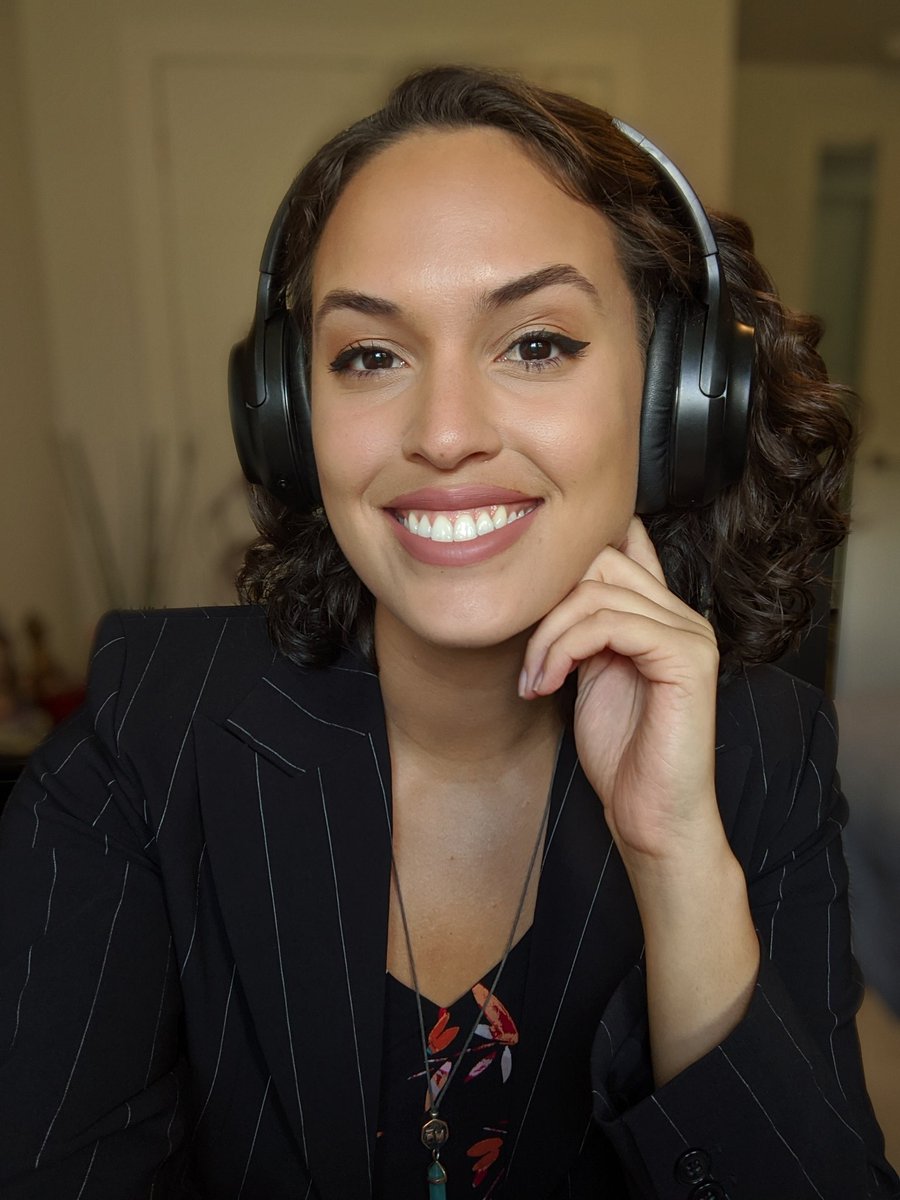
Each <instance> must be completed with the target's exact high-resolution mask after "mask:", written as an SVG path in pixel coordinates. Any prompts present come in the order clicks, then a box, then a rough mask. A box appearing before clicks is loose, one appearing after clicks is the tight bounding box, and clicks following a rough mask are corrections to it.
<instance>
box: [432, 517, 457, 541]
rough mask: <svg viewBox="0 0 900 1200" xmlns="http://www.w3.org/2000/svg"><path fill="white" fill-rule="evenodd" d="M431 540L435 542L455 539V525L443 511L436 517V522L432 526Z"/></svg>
mask: <svg viewBox="0 0 900 1200" xmlns="http://www.w3.org/2000/svg"><path fill="white" fill-rule="evenodd" d="M431 540H432V541H433V542H452V541H453V526H452V525H451V524H450V521H449V519H448V518H447V517H445V516H444V514H443V513H438V515H437V516H436V517H435V518H434V524H433V525H432V526H431Z"/></svg>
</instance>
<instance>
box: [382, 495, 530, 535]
mask: <svg viewBox="0 0 900 1200" xmlns="http://www.w3.org/2000/svg"><path fill="white" fill-rule="evenodd" d="M533 508H534V505H531V506H529V507H528V508H524V509H522V508H514V509H512V510H508V509H507V507H506V505H505V504H499V505H498V506H497V507H496V508H495V509H494V511H493V514H491V513H490V512H488V511H487V509H478V510H477V511H473V512H463V513H458V514H457V515H456V517H455V518H454V519H453V520H451V519H450V517H448V516H447V515H446V514H445V513H432V514H431V516H430V517H429V515H428V513H427V512H423V513H422V514H421V515H419V516H417V515H416V513H414V512H407V513H405V514H404V515H403V516H402V517H399V518H398V519H399V520H400V522H401V524H403V525H405V526H406V528H407V529H408V530H409V531H410V533H414V534H416V536H417V537H420V538H427V539H428V540H429V541H432V542H471V541H473V540H474V539H475V538H479V537H485V536H486V535H487V534H489V533H493V532H494V531H495V530H497V529H502V528H503V527H504V526H505V525H510V524H512V522H513V521H518V520H519V518H520V517H525V516H527V515H528V514H529V513H530V512H531V511H532V510H533Z"/></svg>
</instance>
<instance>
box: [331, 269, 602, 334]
mask: <svg viewBox="0 0 900 1200" xmlns="http://www.w3.org/2000/svg"><path fill="white" fill-rule="evenodd" d="M559 284H566V285H568V286H569V287H574V288H577V289H578V290H579V291H580V292H583V293H584V294H585V295H586V296H587V297H588V298H589V299H590V300H592V301H593V302H594V304H595V305H596V306H597V307H598V308H600V307H602V301H601V299H600V293H599V292H598V291H597V289H596V288H595V287H594V285H593V284H592V283H591V281H590V280H589V279H588V278H587V277H586V276H584V275H582V273H581V272H580V271H579V270H577V268H575V267H573V266H570V265H569V264H568V263H555V264H554V265H553V266H550V267H541V268H540V269H539V270H537V271H531V272H529V274H527V275H521V276H520V277H519V278H518V279H511V280H509V282H508V283H502V284H501V285H500V286H499V287H497V288H494V289H493V290H492V291H490V292H485V293H484V294H483V295H482V296H480V297H479V299H478V302H477V307H478V308H479V309H481V310H482V311H484V312H494V311H496V309H498V308H504V307H505V306H506V305H508V304H514V303H515V302H516V301H517V300H523V299H525V297H527V296H531V295H533V294H534V293H535V292H539V291H541V290H542V289H543V288H547V287H554V286H557V285H559ZM336 309H349V310H350V311H351V312H358V313H364V314H365V315H366V316H370V317H399V316H400V315H401V312H402V310H401V308H400V306H399V304H395V303H394V302H393V300H385V299H384V298H383V297H381V296H370V295H368V294H367V293H366V292H356V291H352V290H350V289H348V288H336V289H335V290H334V291H332V292H329V293H328V294H327V296H325V298H324V299H323V300H322V303H321V304H320V305H319V307H318V308H317V309H316V312H315V317H314V324H316V325H318V324H319V322H320V321H322V320H323V319H324V318H325V317H326V316H327V315H328V313H330V312H334V311H335V310H336Z"/></svg>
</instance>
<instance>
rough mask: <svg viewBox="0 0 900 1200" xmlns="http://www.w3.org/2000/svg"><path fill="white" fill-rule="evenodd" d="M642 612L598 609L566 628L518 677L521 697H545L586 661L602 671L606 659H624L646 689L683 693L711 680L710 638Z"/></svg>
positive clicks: (714, 658)
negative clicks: (673, 687) (669, 686)
mask: <svg viewBox="0 0 900 1200" xmlns="http://www.w3.org/2000/svg"><path fill="white" fill-rule="evenodd" d="M659 612H660V613H661V615H662V617H663V619H659V618H657V617H653V616H650V615H648V614H646V613H642V612H634V611H631V610H626V609H619V608H615V609H614V608H603V609H599V610H597V611H594V612H591V613H588V614H587V615H586V616H585V617H584V618H582V619H581V620H579V621H577V622H576V623H575V624H572V625H569V626H568V627H567V628H566V629H565V630H564V631H563V632H562V633H561V634H560V635H559V636H558V637H557V638H556V639H555V640H554V641H553V642H552V643H551V644H550V645H549V646H548V647H547V649H546V651H545V652H544V654H543V655H542V657H541V658H540V659H538V660H537V661H536V662H535V664H534V665H533V666H530V669H529V666H526V668H525V672H524V673H523V675H524V679H523V686H522V690H521V694H522V695H523V696H524V697H527V696H532V695H533V696H545V695H549V694H550V693H551V692H555V691H556V690H557V689H558V688H559V687H561V686H562V684H563V681H564V680H565V678H566V676H567V675H568V674H569V673H570V672H571V671H572V670H574V669H575V668H576V667H577V666H579V665H580V664H581V663H585V662H587V661H588V660H590V662H591V667H592V670H595V671H596V670H597V669H598V668H599V669H600V670H602V669H603V668H604V666H606V665H609V662H611V661H612V656H614V655H620V656H622V657H624V658H627V659H629V660H630V661H631V662H632V663H633V665H634V666H635V668H636V669H637V670H638V671H639V673H640V674H641V675H642V676H643V677H644V678H645V679H646V680H647V681H648V682H650V683H673V684H678V685H680V686H681V687H682V688H683V689H685V690H686V691H691V690H692V686H693V684H692V681H699V680H700V679H702V680H703V681H704V684H705V683H706V682H708V680H709V679H713V680H714V679H715V675H716V671H717V668H718V661H719V654H718V648H717V646H716V642H715V638H714V637H713V636H712V634H711V632H708V631H706V630H704V629H703V628H702V627H701V626H700V625H697V624H688V623H687V622H676V623H673V622H672V619H671V614H667V613H666V612H665V610H659Z"/></svg>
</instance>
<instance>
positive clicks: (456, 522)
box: [385, 486, 542, 566]
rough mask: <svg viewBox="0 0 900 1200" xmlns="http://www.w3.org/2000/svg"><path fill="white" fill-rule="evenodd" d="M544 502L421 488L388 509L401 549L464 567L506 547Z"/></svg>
mask: <svg viewBox="0 0 900 1200" xmlns="http://www.w3.org/2000/svg"><path fill="white" fill-rule="evenodd" d="M541 503H542V501H541V500H540V499H539V498H538V497H536V496H527V495H525V494H524V493H523V492H518V491H512V490H510V489H508V488H496V487H473V486H469V487H458V488H440V489H438V488H420V489H419V490H418V491H415V492H406V493H404V494H403V495H401V496H396V497H395V498H394V499H393V500H392V501H391V502H390V504H388V505H386V506H385V511H386V513H387V515H389V516H390V517H391V523H392V525H393V527H394V529H395V531H396V532H397V536H398V537H399V539H400V541H401V543H402V545H403V546H405V547H406V549H407V550H408V551H409V552H410V553H411V554H412V555H413V557H414V558H417V559H419V560H420V561H421V562H425V563H429V564H431V565H434V566H463V565H466V564H468V563H475V562H480V561H483V560H484V559H485V558H490V557H493V555H494V554H499V553H500V552H501V551H503V550H505V549H507V547H508V546H510V545H512V543H513V542H514V541H517V540H518V538H519V536H520V535H521V534H522V533H524V532H525V527H526V526H527V525H529V524H530V523H531V518H532V517H533V514H534V512H535V511H536V510H537V508H538V507H539V506H540V504H541Z"/></svg>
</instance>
